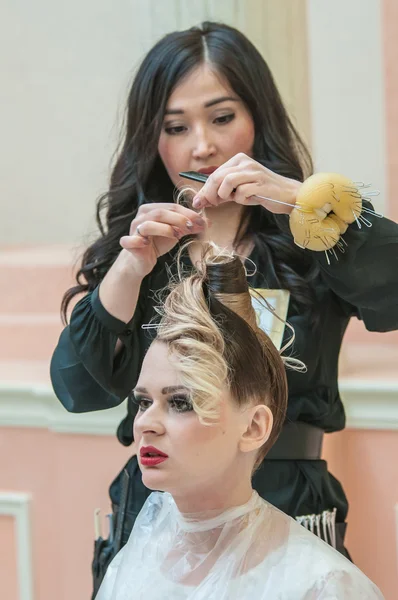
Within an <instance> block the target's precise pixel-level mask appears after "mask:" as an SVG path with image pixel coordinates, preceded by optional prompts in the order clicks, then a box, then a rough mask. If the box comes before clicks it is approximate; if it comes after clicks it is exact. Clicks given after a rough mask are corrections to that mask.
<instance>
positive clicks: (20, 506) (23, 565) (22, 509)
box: [0, 492, 33, 600]
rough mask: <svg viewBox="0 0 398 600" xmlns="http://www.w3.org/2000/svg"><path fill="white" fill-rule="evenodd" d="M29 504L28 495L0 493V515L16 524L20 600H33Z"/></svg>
mask: <svg viewBox="0 0 398 600" xmlns="http://www.w3.org/2000/svg"><path fill="white" fill-rule="evenodd" d="M29 504H30V495H29V494H21V493H16V492H0V515H2V516H11V517H14V518H15V523H16V538H17V539H16V546H17V569H18V586H19V599H20V600H33V577H32V548H31V539H30V516H29Z"/></svg>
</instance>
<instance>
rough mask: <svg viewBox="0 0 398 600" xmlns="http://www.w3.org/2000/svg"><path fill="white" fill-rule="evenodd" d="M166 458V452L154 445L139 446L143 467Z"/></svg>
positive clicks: (153, 465) (155, 463)
mask: <svg viewBox="0 0 398 600" xmlns="http://www.w3.org/2000/svg"><path fill="white" fill-rule="evenodd" d="M168 458H169V457H168V456H167V454H165V453H164V452H162V451H161V450H158V449H157V448H155V447H154V446H142V448H140V459H141V464H142V465H143V466H144V467H155V466H156V465H159V464H160V463H162V462H164V461H165V460H167V459H168Z"/></svg>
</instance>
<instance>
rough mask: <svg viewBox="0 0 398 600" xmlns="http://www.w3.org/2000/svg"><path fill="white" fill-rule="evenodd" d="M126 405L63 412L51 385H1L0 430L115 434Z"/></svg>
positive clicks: (124, 413)
mask: <svg viewBox="0 0 398 600" xmlns="http://www.w3.org/2000/svg"><path fill="white" fill-rule="evenodd" d="M125 415H126V406H125V403H122V404H121V405H120V406H117V407H116V408H111V409H109V410H100V411H94V412H90V413H83V414H74V413H69V412H68V411H66V410H65V409H64V407H63V406H62V405H61V403H60V402H59V401H58V399H57V398H56V397H55V395H54V392H53V391H52V388H51V387H50V386H49V385H29V384H18V383H9V384H7V383H3V384H0V427H1V426H6V427H38V428H42V429H48V430H49V431H56V432H61V433H80V434H92V435H115V433H116V428H117V426H118V425H119V423H120V421H121V420H122V418H123V417H124V416H125Z"/></svg>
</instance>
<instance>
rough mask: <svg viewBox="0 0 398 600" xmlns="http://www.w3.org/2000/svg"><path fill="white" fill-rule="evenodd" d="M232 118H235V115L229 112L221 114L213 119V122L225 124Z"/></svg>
mask: <svg viewBox="0 0 398 600" xmlns="http://www.w3.org/2000/svg"><path fill="white" fill-rule="evenodd" d="M234 119H235V115H234V113H231V114H229V115H222V116H221V117H217V118H216V119H214V123H217V124H218V125H226V124H227V123H230V122H231V121H233V120H234Z"/></svg>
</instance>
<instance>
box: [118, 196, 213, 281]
mask: <svg viewBox="0 0 398 600" xmlns="http://www.w3.org/2000/svg"><path fill="white" fill-rule="evenodd" d="M207 225H208V221H207V219H205V218H202V217H201V216H200V215H198V213H196V212H195V211H193V210H190V209H189V208H186V207H185V206H181V205H180V204H172V203H170V204H168V203H153V204H144V205H142V206H140V208H139V209H138V212H137V215H136V217H135V219H133V221H132V222H131V225H130V231H129V235H125V236H123V237H122V238H120V245H121V247H122V248H124V249H125V250H127V251H128V252H129V253H130V254H131V255H132V256H133V258H134V270H135V272H136V274H137V275H140V276H142V277H144V276H145V275H147V274H148V273H150V272H151V271H152V269H153V268H154V266H155V264H156V261H157V259H158V258H159V256H162V255H163V254H166V252H170V250H172V248H174V246H175V245H176V244H177V243H178V241H179V240H180V239H181V238H182V237H184V236H185V235H190V234H197V233H202V232H203V231H204V229H205V228H206V227H207ZM137 230H138V231H137Z"/></svg>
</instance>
